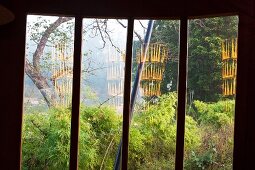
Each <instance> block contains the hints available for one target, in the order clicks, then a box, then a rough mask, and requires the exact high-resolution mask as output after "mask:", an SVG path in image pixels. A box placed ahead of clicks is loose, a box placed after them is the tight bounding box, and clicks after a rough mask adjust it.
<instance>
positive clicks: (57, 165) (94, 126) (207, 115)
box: [22, 93, 233, 169]
mask: <svg viewBox="0 0 255 170" xmlns="http://www.w3.org/2000/svg"><path fill="white" fill-rule="evenodd" d="M176 102H177V95H176V93H168V94H166V95H163V96H161V97H160V99H159V102H158V103H157V104H155V105H153V106H151V107H150V108H149V109H147V110H146V111H143V112H140V113H135V117H134V120H133V122H132V127H131V131H130V146H129V164H130V169H159V168H161V169H173V168H174V161H175V146H176ZM231 105H233V101H229V102H228V105H226V103H224V102H217V103H210V104H208V103H204V102H201V101H195V102H194V109H193V110H192V111H191V114H190V115H187V116H186V131H185V134H186V135H185V167H186V169H205V168H213V169H220V168H222V169H230V168H231V163H232V156H231V155H232V146H233V110H231V108H232V107H231ZM226 106H228V107H226ZM121 120H122V117H121V116H120V115H118V114H116V112H115V111H114V110H113V109H111V108H109V107H101V108H99V107H85V106H84V107H82V108H81V116H80V135H79V168H80V169H100V168H102V169H112V166H113V163H114V159H115V154H116V151H117V147H118V143H119V140H120V134H121V129H122V126H121ZM24 121H25V122H24V126H23V147H22V148H23V151H22V152H23V164H22V168H23V169H68V165H69V150H70V148H69V147H70V109H63V108H55V109H50V110H49V111H48V112H45V113H44V112H36V111H34V113H30V114H25V115H24Z"/></svg>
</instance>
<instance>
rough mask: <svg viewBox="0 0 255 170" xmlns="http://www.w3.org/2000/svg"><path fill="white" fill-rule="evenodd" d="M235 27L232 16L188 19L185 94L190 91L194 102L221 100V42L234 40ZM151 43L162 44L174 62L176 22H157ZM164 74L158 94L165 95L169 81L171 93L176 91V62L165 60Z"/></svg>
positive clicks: (236, 19) (177, 46)
mask: <svg viewBox="0 0 255 170" xmlns="http://www.w3.org/2000/svg"><path fill="white" fill-rule="evenodd" d="M237 26H238V17H236V16H229V17H215V18H203V19H192V20H189V38H188V43H189V46H188V48H189V49H188V91H194V99H195V100H202V101H205V102H215V101H218V100H219V99H220V98H221V83H222V81H221V78H222V77H221V41H222V40H224V39H230V38H236V37H237ZM152 41H153V42H162V43H165V44H166V45H167V46H168V47H169V49H170V58H177V59H178V58H179V21H175V20H171V21H169V20H159V21H157V22H156V23H155V26H154V32H153V36H152ZM174 61H175V62H174ZM177 61H178V60H177ZM164 74H165V75H164V78H163V81H162V86H161V87H162V92H163V93H166V92H168V89H167V84H169V83H170V82H172V88H171V91H176V90H177V80H178V79H177V78H178V62H176V60H168V61H167V63H166V70H165V73H164Z"/></svg>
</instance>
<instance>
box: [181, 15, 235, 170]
mask: <svg viewBox="0 0 255 170" xmlns="http://www.w3.org/2000/svg"><path fill="white" fill-rule="evenodd" d="M237 27H238V17H237V16H229V17H215V18H203V19H193V20H189V27H188V29H189V37H188V42H189V47H188V48H189V50H188V51H189V53H188V89H187V99H188V100H187V101H188V102H187V112H186V127H185V161H184V165H185V169H232V160H233V136H234V108H235V91H236V69H237ZM194 133H195V134H196V136H195V137H192V135H193V134H194Z"/></svg>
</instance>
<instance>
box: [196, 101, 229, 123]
mask: <svg viewBox="0 0 255 170" xmlns="http://www.w3.org/2000/svg"><path fill="white" fill-rule="evenodd" d="M194 107H195V110H196V114H197V120H198V122H199V123H202V124H207V125H213V126H214V127H216V128H220V127H221V126H223V125H229V124H231V123H233V119H234V101H233V100H227V101H218V102H216V103H205V102H202V101H198V100H196V101H194Z"/></svg>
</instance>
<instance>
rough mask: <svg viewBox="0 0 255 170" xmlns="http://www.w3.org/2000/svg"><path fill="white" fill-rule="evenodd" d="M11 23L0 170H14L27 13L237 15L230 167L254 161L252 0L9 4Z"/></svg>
mask: <svg viewBox="0 0 255 170" xmlns="http://www.w3.org/2000/svg"><path fill="white" fill-rule="evenodd" d="M4 5H6V7H8V8H9V9H11V10H12V11H13V12H14V14H15V16H16V19H15V20H14V22H12V23H10V24H7V25H4V26H0V49H1V51H0V64H1V66H0V73H1V75H2V76H1V77H2V79H1V83H0V89H1V92H0V100H1V102H0V106H1V107H0V108H1V109H0V114H1V117H0V169H19V162H20V143H21V139H20V138H21V121H22V98H23V76H24V71H23V70H24V52H25V51H24V50H25V44H24V42H25V23H26V14H27V13H38V14H39V13H40V14H65V15H67V14H68V15H82V16H95V17H96V16H98V17H100V16H104V17H124V18H126V17H138V18H146V17H152V18H153V17H164V18H176V17H177V18H178V17H180V16H213V15H217V14H227V13H239V14H240V27H239V28H240V30H239V42H240V43H239V54H238V56H239V59H238V62H239V63H238V82H237V107H236V126H235V150H234V155H235V157H234V160H235V161H234V169H242V170H243V169H251V168H254V165H253V163H254V162H255V156H254V154H255V146H254V144H255V139H254V138H255V107H254V106H253V102H254V96H255V88H254V87H255V81H254V80H255V79H254V78H253V74H254V73H255V48H254V45H255V44H254V42H253V41H254V40H255V19H254V18H255V17H254V16H255V6H254V2H253V0H214V1H212V0H211V1H210V0H203V1H200V0H193V1H188V0H186V1H184V0H176V1H170V0H164V1H153V2H149V1H148V0H147V1H145V0H123V1H118V0H102V1H100V0H94V1H84V0H57V1H52V0H37V1H34V0H24V1H23V2H22V3H21V2H20V1H15V0H9V1H5V4H4Z"/></svg>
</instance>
